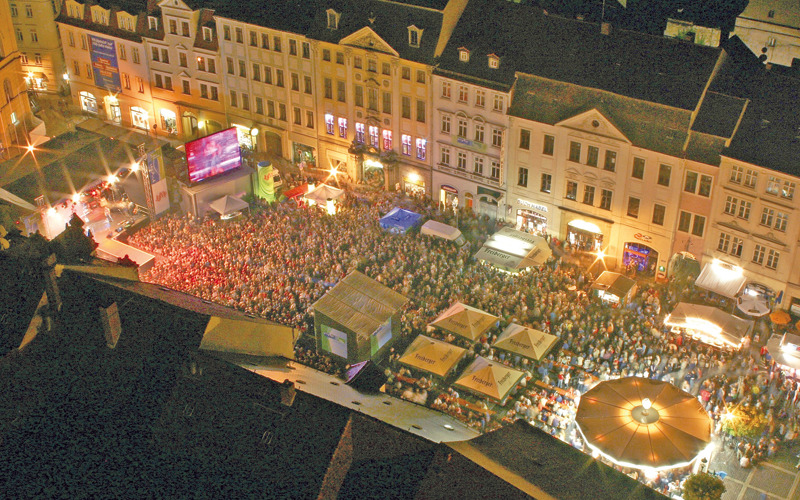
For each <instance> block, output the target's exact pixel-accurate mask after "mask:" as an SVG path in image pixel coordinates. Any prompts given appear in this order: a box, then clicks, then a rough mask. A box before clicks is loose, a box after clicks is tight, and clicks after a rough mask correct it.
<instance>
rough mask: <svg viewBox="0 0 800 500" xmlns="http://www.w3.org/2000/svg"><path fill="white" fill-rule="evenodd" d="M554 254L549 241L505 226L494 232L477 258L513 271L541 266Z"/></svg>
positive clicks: (504, 269) (479, 251)
mask: <svg viewBox="0 0 800 500" xmlns="http://www.w3.org/2000/svg"><path fill="white" fill-rule="evenodd" d="M552 255H553V251H552V250H551V249H550V245H548V243H547V241H546V240H545V239H544V238H542V237H541V236H536V235H533V234H529V233H524V232H522V231H517V230H516V229H512V228H510V227H504V228H502V229H500V231H498V232H496V233H494V234H493V235H492V236H491V237H490V238H489V239H488V240H486V243H484V244H483V247H481V249H480V250H478V252H477V253H476V254H475V258H476V259H478V260H480V261H483V262H486V263H487V264H490V265H492V266H494V267H497V268H499V269H502V270H503V271H508V272H512V273H516V272H519V271H521V270H523V269H526V268H528V267H535V266H541V265H542V264H544V263H545V262H547V259H549V258H550V257H551V256H552Z"/></svg>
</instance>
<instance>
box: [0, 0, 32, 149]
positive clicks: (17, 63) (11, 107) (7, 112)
mask: <svg viewBox="0 0 800 500" xmlns="http://www.w3.org/2000/svg"><path fill="white" fill-rule="evenodd" d="M15 33H16V31H15V29H14V25H13V23H12V17H11V11H10V8H9V4H8V3H7V2H1V3H0V83H2V93H1V94H0V158H2V159H6V158H11V157H14V156H17V155H18V154H20V153H21V152H23V151H24V149H22V148H24V147H26V146H27V145H28V144H29V139H30V134H29V131H30V130H31V125H32V123H31V120H32V118H33V115H32V114H31V105H30V101H29V100H28V93H27V91H26V88H25V80H24V79H23V72H22V64H21V60H20V59H21V57H20V53H19V51H18V50H17V41H16V35H15Z"/></svg>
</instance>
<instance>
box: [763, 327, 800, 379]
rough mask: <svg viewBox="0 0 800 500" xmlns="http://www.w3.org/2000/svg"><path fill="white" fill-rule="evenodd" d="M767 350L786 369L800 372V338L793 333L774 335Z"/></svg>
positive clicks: (768, 343)
mask: <svg viewBox="0 0 800 500" xmlns="http://www.w3.org/2000/svg"><path fill="white" fill-rule="evenodd" d="M767 350H769V353H770V355H771V356H772V358H773V359H774V360H775V361H776V362H777V363H778V364H779V365H781V366H782V367H783V368H784V369H787V370H798V371H800V336H798V335H795V334H793V333H784V334H783V335H773V336H772V337H771V338H770V339H769V341H768V342H767Z"/></svg>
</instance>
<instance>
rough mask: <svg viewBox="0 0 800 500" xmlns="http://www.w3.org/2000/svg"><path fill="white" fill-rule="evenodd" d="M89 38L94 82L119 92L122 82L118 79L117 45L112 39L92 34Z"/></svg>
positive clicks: (101, 86)
mask: <svg viewBox="0 0 800 500" xmlns="http://www.w3.org/2000/svg"><path fill="white" fill-rule="evenodd" d="M89 40H90V43H91V51H90V54H91V58H92V72H93V73H94V84H95V85H97V86H98V87H100V88H103V89H106V90H109V91H111V92H120V91H121V90H122V84H121V83H120V79H119V64H118V63H117V47H116V44H115V43H114V40H108V39H105V38H100V37H99V36H94V35H89Z"/></svg>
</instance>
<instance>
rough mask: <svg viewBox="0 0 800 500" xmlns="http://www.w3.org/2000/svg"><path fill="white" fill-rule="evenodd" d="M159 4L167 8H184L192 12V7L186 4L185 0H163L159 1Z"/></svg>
mask: <svg viewBox="0 0 800 500" xmlns="http://www.w3.org/2000/svg"><path fill="white" fill-rule="evenodd" d="M158 6H159V7H161V8H162V9H163V8H167V9H175V10H183V11H187V12H191V11H192V9H191V8H190V7H189V6H188V5H186V4H185V3H184V2H183V0H161V1H160V2H158Z"/></svg>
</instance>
